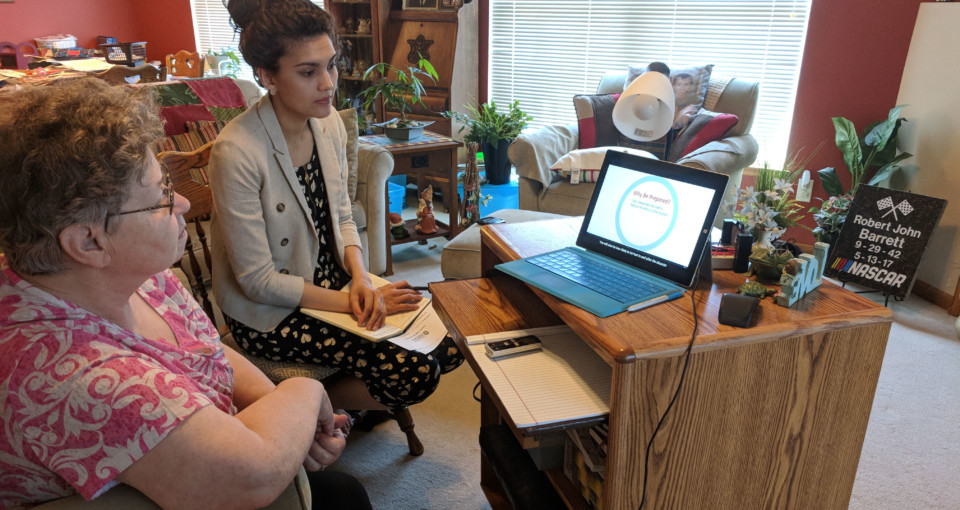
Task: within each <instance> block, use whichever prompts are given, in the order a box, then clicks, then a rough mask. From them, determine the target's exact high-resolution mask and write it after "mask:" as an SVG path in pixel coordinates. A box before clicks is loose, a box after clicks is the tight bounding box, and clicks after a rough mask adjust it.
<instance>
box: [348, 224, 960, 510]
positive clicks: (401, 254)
mask: <svg viewBox="0 0 960 510" xmlns="http://www.w3.org/2000/svg"><path fill="white" fill-rule="evenodd" d="M444 242H445V241H444V240H442V239H441V240H431V241H430V243H428V244H427V245H426V246H421V245H417V244H406V245H400V246H397V247H395V248H394V252H393V253H394V264H395V266H394V269H395V275H394V276H392V277H390V278H389V279H390V280H392V281H396V280H398V279H406V280H408V281H409V282H410V283H411V284H414V285H425V284H426V283H427V282H430V281H437V280H439V279H440V278H441V277H440V269H439V262H440V251H441V249H442V245H443V243H444ZM871 296H875V297H874V299H877V300H882V297H880V296H879V295H876V294H872V295H871ZM879 302H882V301H879ZM890 308H891V309H892V310H893V311H894V317H895V320H896V322H895V324H894V325H893V329H892V332H891V335H890V341H889V343H888V346H887V351H886V356H885V359H884V363H883V368H882V370H881V373H880V380H879V383H878V387H877V392H876V396H875V399H874V404H873V411H872V413H871V417H870V423H869V425H868V428H867V434H866V438H865V441H864V446H863V452H862V454H861V459H860V466H859V469H858V471H857V478H856V482H855V484H854V488H853V496H852V498H851V503H850V508H851V509H855V510H878V509H879V510H886V509H890V510H894V509H896V510H901V509H930V510H940V509H942V510H956V509H960V341H958V340H957V336H956V333H955V332H954V327H953V323H954V319H953V318H952V317H950V316H949V315H947V314H946V312H944V311H943V310H942V309H940V308H937V307H934V306H933V305H931V304H929V303H927V302H926V301H923V300H921V299H919V298H915V297H910V298H908V299H907V300H906V301H903V302H895V301H891V302H890ZM476 381H477V379H476V377H475V376H474V375H473V373H472V372H471V371H470V369H469V367H467V366H462V367H460V368H459V369H458V370H456V371H454V372H453V373H451V374H447V375H445V376H444V377H443V379H442V380H441V383H440V387H439V388H438V390H437V392H436V393H435V394H434V395H433V396H431V397H430V398H429V399H427V401H426V402H424V403H422V404H420V405H417V406H414V407H413V408H411V411H412V413H413V417H414V420H415V421H416V424H417V426H416V430H417V432H418V435H419V437H420V439H421V440H422V441H423V443H424V447H425V453H424V454H423V455H422V456H421V457H410V456H409V455H407V447H406V440H405V437H404V436H403V435H402V434H401V433H400V431H399V429H398V428H397V426H396V425H395V424H393V423H385V424H381V425H379V426H377V427H376V428H375V429H374V430H372V431H371V432H355V433H354V434H352V435H351V437H350V440H349V443H348V445H347V450H346V451H345V452H344V454H343V456H342V457H341V460H340V461H339V462H338V463H337V464H336V465H335V467H336V468H337V469H340V470H343V471H347V472H350V473H352V474H354V475H355V476H357V477H358V478H360V480H361V481H363V483H364V484H365V485H366V487H367V489H368V491H369V493H370V496H371V499H372V501H373V504H374V508H377V509H400V510H407V509H410V510H417V509H487V508H490V507H489V505H488V504H487V503H486V500H485V498H484V496H483V493H482V492H481V491H480V488H479V456H480V454H479V449H478V445H477V433H478V426H479V420H480V415H479V404H478V403H477V402H475V401H474V400H473V398H472V396H471V394H472V390H473V386H474V384H476ZM811 505H812V506H810V508H816V505H815V502H811Z"/></svg>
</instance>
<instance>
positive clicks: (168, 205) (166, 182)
mask: <svg viewBox="0 0 960 510" xmlns="http://www.w3.org/2000/svg"><path fill="white" fill-rule="evenodd" d="M160 190H161V192H162V193H163V196H162V198H161V199H160V200H161V201H160V203H159V204H157V205H155V206H152V207H144V208H143V209H137V210H135V211H121V212H118V213H110V214H107V217H106V218H104V220H103V226H104V228H106V226H107V220H109V219H110V217H111V216H123V215H124V214H133V213H139V212H147V211H156V210H157V209H169V210H170V215H171V216H173V205H174V203H175V202H176V194H175V193H174V191H173V181H171V180H170V174H169V173H165V174H164V175H163V182H162V183H160Z"/></svg>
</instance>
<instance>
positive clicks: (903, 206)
mask: <svg viewBox="0 0 960 510" xmlns="http://www.w3.org/2000/svg"><path fill="white" fill-rule="evenodd" d="M897 209H900V212H902V213H903V215H904V216H906V215H908V214H910V213H912V212H913V206H912V205H910V202H907V201H906V200H902V201H901V202H900V203H899V204H897Z"/></svg>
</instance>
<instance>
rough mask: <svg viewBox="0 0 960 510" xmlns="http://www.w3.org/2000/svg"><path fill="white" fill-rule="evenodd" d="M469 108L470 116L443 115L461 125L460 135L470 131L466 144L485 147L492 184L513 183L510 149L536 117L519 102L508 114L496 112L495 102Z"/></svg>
mask: <svg viewBox="0 0 960 510" xmlns="http://www.w3.org/2000/svg"><path fill="white" fill-rule="evenodd" d="M466 109H467V111H468V112H469V115H466V114H463V113H460V112H453V111H449V112H443V114H442V115H443V116H444V117H447V118H453V119H455V120H456V121H457V122H459V123H461V124H462V125H461V126H460V130H459V131H457V133H458V134H459V133H463V131H464V130H465V129H467V128H469V129H470V132H469V133H467V134H466V135H465V136H464V138H463V139H464V141H465V142H477V143H480V144H482V145H481V147H482V148H483V161H484V167H485V173H486V177H487V181H488V182H489V183H490V184H506V183H508V182H510V161H509V160H508V159H507V148H509V146H510V144H511V143H512V142H513V140H515V139H516V138H517V136H518V135H519V134H520V132H521V131H523V129H524V128H525V127H527V123H528V122H530V121H531V120H533V117H531V116H530V115H528V114H527V113H525V112H524V111H523V110H521V109H520V101H519V100H517V101H514V102H512V103H510V105H509V106H508V107H507V111H506V112H504V111H503V110H502V109H501V110H500V111H497V103H496V102H494V101H490V102H489V103H483V104H482V105H479V106H473V105H467V106H466Z"/></svg>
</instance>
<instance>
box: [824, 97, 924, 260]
mask: <svg viewBox="0 0 960 510" xmlns="http://www.w3.org/2000/svg"><path fill="white" fill-rule="evenodd" d="M901 109H903V105H899V106H895V107H893V108H891V109H890V113H889V114H888V115H887V118H886V119H885V120H882V121H879V122H874V123H873V124H870V125H869V126H867V128H866V129H864V130H863V133H861V134H860V136H857V130H856V128H855V127H854V125H853V122H850V121H849V120H847V119H846V118H844V117H833V126H834V128H835V130H836V144H837V148H838V149H840V152H841V153H842V154H843V163H844V165H845V166H846V167H847V170H848V171H849V172H850V188H849V189H848V190H846V191H844V189H843V184H842V183H841V182H840V178H839V177H838V176H837V173H836V171H835V170H834V168H833V167H827V168H824V169H823V170H820V171H818V172H817V173H818V174H819V175H820V183H821V184H822V185H823V190H824V191H825V192H827V193H828V194H829V197H828V198H827V199H826V200H824V201H823V205H821V206H820V207H812V208H810V212H812V213H814V214H813V218H814V220H815V221H816V222H817V227H816V228H814V229H813V233H814V235H815V236H816V237H817V240H818V241H824V242H827V243H829V244H831V245H833V244H834V242H835V241H836V237H837V235H838V234H839V233H840V228H841V227H843V223H844V221H846V218H847V211H848V210H849V209H850V203H851V202H852V201H853V196H854V195H855V194H856V193H857V188H859V187H860V184H861V183H863V182H866V183H867V184H868V185H871V186H876V185H880V184H882V183H883V182H884V181H886V180H887V178H889V177H890V176H891V175H893V173H894V172H895V171H896V170H897V169H898V168H900V165H899V163H900V162H901V161H903V160H904V159H907V158H909V157H911V156H913V154H910V153H907V152H900V153H897V131H898V130H899V129H900V124H901V123H902V122H904V121H905V120H906V119H903V118H901V117H900V110H901ZM873 169H876V172H875V173H874V174H873V176H872V177H870V178H869V180H866V181H864V179H866V178H867V173H868V172H870V171H871V170H873ZM818 200H822V199H818Z"/></svg>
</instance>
